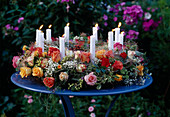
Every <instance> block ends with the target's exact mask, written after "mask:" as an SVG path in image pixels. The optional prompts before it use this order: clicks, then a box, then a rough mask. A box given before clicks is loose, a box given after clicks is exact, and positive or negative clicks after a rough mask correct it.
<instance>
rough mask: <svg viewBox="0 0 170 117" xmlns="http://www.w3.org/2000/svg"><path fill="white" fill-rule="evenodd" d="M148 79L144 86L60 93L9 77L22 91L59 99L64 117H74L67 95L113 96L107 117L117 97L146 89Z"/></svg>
mask: <svg viewBox="0 0 170 117" xmlns="http://www.w3.org/2000/svg"><path fill="white" fill-rule="evenodd" d="M148 77H149V79H146V82H145V85H142V86H139V85H131V86H120V87H116V88H115V89H103V90H88V91H80V92H72V91H70V90H60V91H58V90H57V91H53V90H48V89H47V87H45V86H44V85H43V84H40V83H38V82H37V81H35V80H34V79H32V78H31V79H30V78H21V76H20V75H19V73H18V72H16V73H14V74H13V75H12V76H11V81H12V82H13V83H14V84H15V85H17V86H19V87H21V88H24V89H28V90H31V91H36V92H40V93H48V94H56V95H58V96H59V97H60V99H61V100H62V104H63V109H64V113H65V117H75V114H74V109H73V106H72V104H71V101H70V99H69V97H68V96H69V95H71V96H104V95H115V98H114V99H113V100H112V102H111V104H110V106H109V109H108V110H107V112H106V115H105V117H107V116H108V115H109V112H110V110H111V108H112V106H113V105H114V103H115V101H116V100H117V98H118V97H119V95H120V94H124V93H129V92H133V91H138V90H141V89H143V88H146V87H147V86H149V85H150V84H151V83H152V81H153V79H152V77H151V76H149V75H148Z"/></svg>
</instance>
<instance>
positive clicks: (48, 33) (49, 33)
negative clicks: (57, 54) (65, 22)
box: [46, 25, 52, 42]
mask: <svg viewBox="0 0 170 117" xmlns="http://www.w3.org/2000/svg"><path fill="white" fill-rule="evenodd" d="M51 26H52V25H49V26H48V28H49V29H46V39H47V41H48V42H50V41H51V29H50V28H51Z"/></svg>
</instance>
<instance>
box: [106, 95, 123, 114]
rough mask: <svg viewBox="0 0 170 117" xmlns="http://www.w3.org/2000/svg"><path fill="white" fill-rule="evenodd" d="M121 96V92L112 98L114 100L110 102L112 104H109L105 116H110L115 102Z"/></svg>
mask: <svg viewBox="0 0 170 117" xmlns="http://www.w3.org/2000/svg"><path fill="white" fill-rule="evenodd" d="M119 96H120V94H118V95H116V97H115V98H114V99H113V100H112V102H111V104H110V106H109V109H108V110H107V112H106V115H105V117H108V116H109V112H110V111H111V109H112V107H113V105H114V103H115V102H116V100H117V99H118V97H119Z"/></svg>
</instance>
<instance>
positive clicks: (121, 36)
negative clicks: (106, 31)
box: [119, 32, 124, 45]
mask: <svg viewBox="0 0 170 117" xmlns="http://www.w3.org/2000/svg"><path fill="white" fill-rule="evenodd" d="M123 33H124V32H121V34H119V40H120V44H122V45H123V41H124V35H123Z"/></svg>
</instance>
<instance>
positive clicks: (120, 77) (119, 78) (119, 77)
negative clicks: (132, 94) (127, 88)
mask: <svg viewBox="0 0 170 117" xmlns="http://www.w3.org/2000/svg"><path fill="white" fill-rule="evenodd" d="M116 76H117V77H118V78H114V79H115V80H116V81H122V75H118V74H116Z"/></svg>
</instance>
